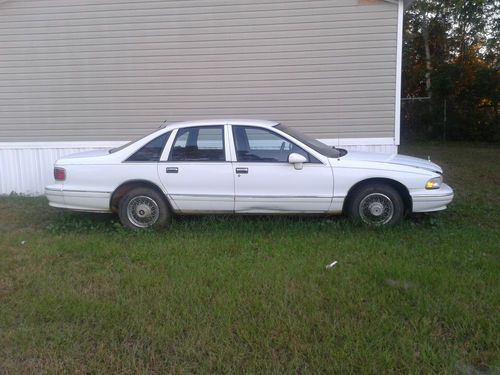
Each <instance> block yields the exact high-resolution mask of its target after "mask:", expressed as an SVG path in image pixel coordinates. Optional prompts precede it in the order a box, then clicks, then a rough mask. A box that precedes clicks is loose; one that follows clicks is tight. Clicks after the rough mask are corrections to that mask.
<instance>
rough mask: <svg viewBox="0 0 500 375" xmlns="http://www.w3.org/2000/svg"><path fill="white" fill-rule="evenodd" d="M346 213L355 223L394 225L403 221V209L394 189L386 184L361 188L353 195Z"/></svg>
mask: <svg viewBox="0 0 500 375" xmlns="http://www.w3.org/2000/svg"><path fill="white" fill-rule="evenodd" d="M347 213H348V215H349V218H350V219H351V220H352V221H354V222H357V223H363V224H366V225H371V226H382V225H395V224H398V223H399V222H401V220H402V219H403V217H404V213H405V207H404V203H403V199H402V198H401V195H400V194H399V193H398V192H397V190H396V189H394V188H393V187H392V186H389V185H387V184H383V183H375V184H372V185H365V186H362V187H360V188H359V189H357V190H356V191H355V192H354V193H353V196H352V199H350V202H349V206H348V212H347Z"/></svg>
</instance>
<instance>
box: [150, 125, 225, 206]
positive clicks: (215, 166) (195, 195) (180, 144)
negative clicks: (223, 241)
mask: <svg viewBox="0 0 500 375" xmlns="http://www.w3.org/2000/svg"><path fill="white" fill-rule="evenodd" d="M172 138H173V140H172V141H169V142H168V144H167V147H166V150H165V151H164V155H163V156H162V159H164V160H162V161H161V162H160V163H159V164H158V175H159V177H160V180H161V182H162V184H163V185H164V187H165V190H167V194H168V196H169V198H170V200H171V201H172V202H173V203H174V205H175V206H176V208H177V209H178V210H179V211H181V212H184V213H189V212H233V211H234V173H233V169H232V164H231V162H230V161H228V160H229V156H228V155H229V153H228V154H227V155H226V153H227V147H226V140H225V126H224V125H216V126H194V127H186V128H179V129H177V131H175V134H173V137H172Z"/></svg>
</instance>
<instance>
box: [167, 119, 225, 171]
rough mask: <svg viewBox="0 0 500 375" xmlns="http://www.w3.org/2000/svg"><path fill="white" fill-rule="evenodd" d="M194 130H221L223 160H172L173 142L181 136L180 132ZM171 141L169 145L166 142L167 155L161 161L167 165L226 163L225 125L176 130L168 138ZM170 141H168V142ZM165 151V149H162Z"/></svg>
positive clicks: (189, 127)
mask: <svg viewBox="0 0 500 375" xmlns="http://www.w3.org/2000/svg"><path fill="white" fill-rule="evenodd" d="M193 128H196V129H198V131H199V130H200V129H203V128H220V129H221V130H222V138H221V140H222V153H223V155H224V160H172V153H173V151H174V148H175V142H176V141H177V139H178V138H179V136H180V135H183V133H182V130H184V129H193ZM170 138H171V139H172V141H171V143H170V142H167V145H168V153H167V154H166V155H162V158H163V156H165V160H163V159H161V160H162V161H163V162H169V163H225V162H228V158H227V152H226V148H227V145H226V126H225V124H220V125H205V126H203V125H201V126H188V127H184V128H177V129H176V130H175V133H174V134H172V135H171V137H170ZM169 141H170V140H169ZM169 143H170V144H169ZM164 151H165V149H164Z"/></svg>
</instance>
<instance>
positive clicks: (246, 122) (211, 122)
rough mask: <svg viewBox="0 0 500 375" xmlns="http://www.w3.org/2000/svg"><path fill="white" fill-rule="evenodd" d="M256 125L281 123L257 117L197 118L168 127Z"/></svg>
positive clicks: (269, 125)
mask: <svg viewBox="0 0 500 375" xmlns="http://www.w3.org/2000/svg"><path fill="white" fill-rule="evenodd" d="M225 124H230V125H254V126H262V127H269V128H270V127H273V126H276V125H279V122H277V121H268V120H255V119H214V120H195V121H183V122H174V123H171V124H168V127H186V126H206V125H225Z"/></svg>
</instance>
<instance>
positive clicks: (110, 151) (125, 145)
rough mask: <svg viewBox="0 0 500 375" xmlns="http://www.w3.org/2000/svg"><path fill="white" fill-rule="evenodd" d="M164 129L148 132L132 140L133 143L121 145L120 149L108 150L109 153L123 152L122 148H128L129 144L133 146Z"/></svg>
mask: <svg viewBox="0 0 500 375" xmlns="http://www.w3.org/2000/svg"><path fill="white" fill-rule="evenodd" d="M164 127H165V126H160V127H159V128H158V129H155V130H153V131H152V132H149V133H148V134H146V135H141V136H140V138H137V139H134V140H133V141H130V142H128V143H126V144H124V145H122V146H120V147H115V148H112V149H111V150H109V153H110V154H113V153H115V152H117V151H120V150H123V149H124V148H126V147H128V146H130V145H131V144H133V143H135V142H139V141H140V140H141V139H143V138H146V137H149V136H150V135H151V134H153V133H156V132H157V131H158V130H159V129H161V128H164Z"/></svg>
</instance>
